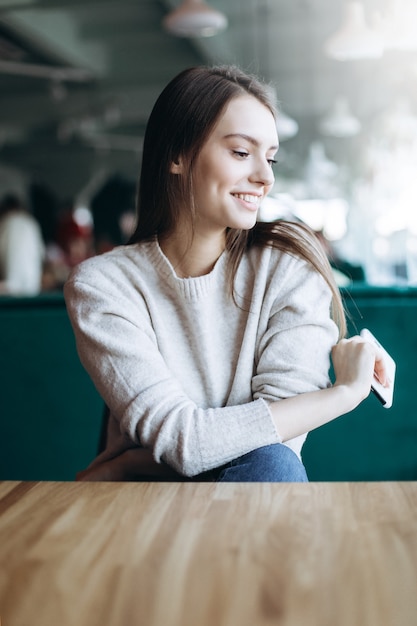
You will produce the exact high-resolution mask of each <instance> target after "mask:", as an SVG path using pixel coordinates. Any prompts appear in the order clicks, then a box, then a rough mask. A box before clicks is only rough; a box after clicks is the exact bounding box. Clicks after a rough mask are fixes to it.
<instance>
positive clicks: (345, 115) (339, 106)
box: [319, 96, 361, 138]
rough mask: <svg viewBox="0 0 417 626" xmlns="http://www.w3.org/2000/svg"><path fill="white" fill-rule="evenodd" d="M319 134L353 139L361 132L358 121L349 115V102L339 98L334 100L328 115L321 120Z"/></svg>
mask: <svg viewBox="0 0 417 626" xmlns="http://www.w3.org/2000/svg"><path fill="white" fill-rule="evenodd" d="M319 128H320V132H321V133H322V134H323V135H328V136H330V137H339V138H345V137H354V136H355V135H357V134H358V133H359V132H360V130H361V123H360V121H359V120H358V119H357V118H356V117H355V116H354V115H353V114H352V113H351V111H350V108H349V102H348V101H347V99H346V98H344V97H342V96H340V97H339V98H336V100H335V102H334V104H333V107H332V108H331V110H330V111H329V113H328V114H327V115H326V116H325V117H324V118H323V119H322V120H321V122H320V125H319Z"/></svg>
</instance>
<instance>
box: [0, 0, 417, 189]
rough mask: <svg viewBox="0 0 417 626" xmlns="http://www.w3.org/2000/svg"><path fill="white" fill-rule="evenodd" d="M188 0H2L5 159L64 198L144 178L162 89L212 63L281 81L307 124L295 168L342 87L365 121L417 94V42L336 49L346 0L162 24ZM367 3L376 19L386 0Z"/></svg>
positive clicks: (260, 2)
mask: <svg viewBox="0 0 417 626" xmlns="http://www.w3.org/2000/svg"><path fill="white" fill-rule="evenodd" d="M387 1H388V0H387ZM178 4H179V2H178V0H176V1H174V0H170V1H158V0H0V169H1V168H3V171H9V170H10V171H17V172H19V174H22V175H23V176H24V177H25V179H28V180H35V181H42V182H45V183H48V184H50V185H51V187H52V188H54V190H55V192H56V193H58V194H59V195H61V196H62V197H63V196H73V195H75V194H76V193H78V192H79V190H80V189H81V188H83V187H85V186H86V185H88V184H89V183H91V180H92V179H94V177H100V176H103V172H104V173H108V172H120V173H123V174H124V175H126V176H132V177H135V176H136V174H137V170H138V167H139V163H140V152H141V145H142V137H143V131H144V127H145V124H146V120H147V117H148V115H149V112H150V109H151V107H152V104H153V102H154V101H155V99H156V97H157V95H158V94H159V92H160V91H161V89H162V88H163V87H164V85H165V84H166V83H167V82H168V81H169V80H170V79H171V78H172V77H173V76H174V75H175V74H176V73H178V72H179V71H180V70H182V69H183V68H185V67H188V66H191V65H196V64H201V63H236V64H239V65H240V66H242V67H243V68H245V69H248V70H250V71H253V72H256V73H259V74H261V75H262V76H264V77H265V78H267V79H268V80H271V81H272V82H273V83H274V85H275V86H276V88H277V93H278V97H279V100H280V102H281V106H282V109H283V110H284V111H285V112H286V113H287V114H289V115H290V116H291V117H293V118H294V119H296V120H297V122H298V124H299V129H300V130H299V133H298V135H297V136H296V137H295V138H294V139H291V140H289V141H288V142H286V144H285V147H284V154H286V155H287V156H288V163H289V164H291V163H292V164H293V167H298V166H299V165H300V164H301V163H302V160H303V158H304V157H305V155H306V154H307V151H308V147H309V145H310V144H311V142H312V141H314V140H317V139H318V138H320V135H319V131H318V123H319V120H320V119H321V117H322V116H323V115H325V113H326V112H327V111H328V110H329V108H330V107H331V105H332V103H333V101H334V100H335V98H336V97H337V96H339V95H344V96H346V97H347V98H348V99H349V102H350V105H351V109H352V110H353V111H354V113H355V114H356V115H357V116H358V117H359V119H360V120H361V122H362V125H363V127H364V128H367V126H368V125H370V124H371V123H372V121H373V119H374V118H375V116H376V115H379V114H380V113H381V112H383V111H384V110H386V109H387V108H388V107H389V106H391V105H392V103H393V101H394V99H395V98H396V97H397V96H398V95H399V94H404V95H405V96H406V97H407V98H409V99H411V101H412V102H413V106H415V105H416V104H417V102H416V98H417V95H416V87H415V82H416V79H417V56H416V54H417V53H416V52H411V53H394V52H393V53H391V54H386V55H384V58H383V59H380V60H378V61H375V60H371V61H361V62H358V61H356V62H338V61H334V60H331V59H329V58H327V57H326V56H325V54H324V52H323V44H324V42H325V40H326V39H327V38H328V37H329V36H330V35H331V34H333V32H334V31H335V30H336V29H337V28H338V27H339V25H340V23H341V20H342V17H343V10H344V4H345V1H344V0H210V5H211V6H212V7H213V8H216V9H219V10H221V11H222V12H223V13H225V14H226V16H227V18H228V21H229V27H228V29H227V30H226V31H224V32H222V33H219V34H218V35H216V36H214V37H211V38H204V39H192V40H191V39H182V38H177V37H174V36H172V35H169V34H168V33H166V32H164V31H163V29H162V26H161V21H162V19H163V17H164V16H165V15H166V14H167V13H168V12H169V11H170V10H171V9H172V8H173V7H175V6H177V5H178ZM364 6H365V9H366V13H367V16H368V17H371V16H372V15H373V13H374V12H375V11H376V10H377V9H378V8H381V1H380V0H364ZM325 141H327V144H328V149H329V150H330V152H333V157H334V158H336V159H342V160H343V158H344V156H346V155H350V157H352V155H354V151H355V149H356V144H355V142H352V141H347V142H346V141H345V142H344V143H343V142H340V141H339V142H337V141H333V142H332V141H331V140H325ZM3 179H4V175H3ZM3 179H2V178H1V175H0V187H1V186H2V180H3ZM3 186H4V183H3ZM0 191H1V189H0Z"/></svg>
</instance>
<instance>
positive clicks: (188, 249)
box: [159, 233, 226, 278]
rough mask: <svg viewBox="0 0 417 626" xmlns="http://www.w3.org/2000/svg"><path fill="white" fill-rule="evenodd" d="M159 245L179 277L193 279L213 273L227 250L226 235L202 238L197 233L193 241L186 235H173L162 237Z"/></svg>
mask: <svg viewBox="0 0 417 626" xmlns="http://www.w3.org/2000/svg"><path fill="white" fill-rule="evenodd" d="M159 245H160V247H161V250H162V252H163V253H164V254H165V256H166V257H167V259H168V260H169V261H170V263H171V265H172V267H173V268H174V270H175V273H176V274H177V276H178V277H179V278H191V277H197V276H204V275H205V274H208V273H209V272H211V270H212V269H213V267H214V265H215V263H216V261H217V259H218V258H219V257H220V256H221V254H222V253H223V251H224V249H225V245H226V235H225V233H222V234H221V235H220V236H212V237H207V236H204V237H202V236H200V235H199V234H198V233H195V234H194V235H193V237H192V239H191V238H188V237H187V236H184V233H173V234H171V235H167V236H166V237H161V238H160V240H159Z"/></svg>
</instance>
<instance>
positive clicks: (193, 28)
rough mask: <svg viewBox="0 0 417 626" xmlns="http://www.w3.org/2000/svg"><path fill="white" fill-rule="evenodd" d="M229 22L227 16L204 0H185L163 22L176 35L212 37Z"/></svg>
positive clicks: (166, 28) (167, 29)
mask: <svg viewBox="0 0 417 626" xmlns="http://www.w3.org/2000/svg"><path fill="white" fill-rule="evenodd" d="M227 24H228V22H227V17H226V16H225V15H224V14H223V13H220V11H216V10H215V9H213V8H211V7H209V6H208V4H206V3H205V2H203V0H183V2H181V4H180V5H179V6H178V7H177V8H176V9H174V10H173V11H171V13H169V14H168V15H167V16H166V17H165V18H164V20H163V22H162V25H163V27H164V28H165V30H166V31H168V32H169V33H171V34H172V35H175V36H176V37H212V36H213V35H216V34H217V33H219V32H220V31H222V30H224V29H225V28H227Z"/></svg>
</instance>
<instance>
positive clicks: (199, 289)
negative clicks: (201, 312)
mask: <svg viewBox="0 0 417 626" xmlns="http://www.w3.org/2000/svg"><path fill="white" fill-rule="evenodd" d="M146 245H147V247H148V255H149V259H150V260H151V262H152V264H153V266H154V267H155V269H156V270H157V272H158V273H159V275H160V276H161V277H163V278H164V280H165V281H166V283H167V284H168V285H169V286H170V287H171V288H172V289H174V290H175V291H176V292H177V293H179V294H181V295H182V296H183V297H184V298H187V299H189V300H197V299H199V298H201V297H204V296H207V295H208V294H210V292H211V291H212V290H213V288H214V287H215V286H216V285H218V284H219V283H222V282H223V278H224V276H225V274H226V265H227V257H228V252H227V251H226V250H225V251H224V252H223V253H222V254H221V255H220V257H219V258H218V259H217V261H216V263H215V265H214V267H213V269H212V270H211V272H209V273H208V274H204V275H203V276H195V277H190V278H180V277H178V276H177V274H176V273H175V270H174V268H173V266H172V264H171V262H170V261H169V259H168V258H167V257H166V256H165V254H164V253H163V252H162V250H161V247H160V245H159V242H158V240H157V238H156V237H155V238H154V239H153V240H152V241H149V242H148V243H147V244H146Z"/></svg>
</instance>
